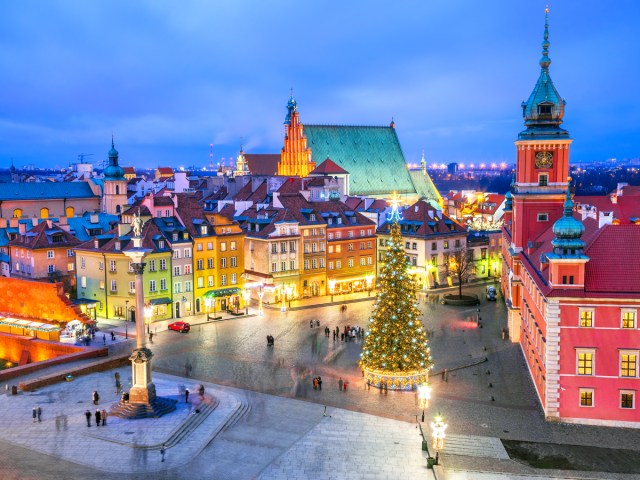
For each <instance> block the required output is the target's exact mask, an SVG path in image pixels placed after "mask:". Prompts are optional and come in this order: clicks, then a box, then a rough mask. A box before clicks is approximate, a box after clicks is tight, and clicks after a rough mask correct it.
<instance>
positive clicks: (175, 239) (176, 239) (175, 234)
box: [173, 233, 178, 242]
mask: <svg viewBox="0 0 640 480" xmlns="http://www.w3.org/2000/svg"><path fill="white" fill-rule="evenodd" d="M173 241H174V242H177V241H178V234H177V233H174V234H173Z"/></svg>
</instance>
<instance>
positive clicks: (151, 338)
mask: <svg viewBox="0 0 640 480" xmlns="http://www.w3.org/2000/svg"><path fill="white" fill-rule="evenodd" d="M149 343H153V332H149Z"/></svg>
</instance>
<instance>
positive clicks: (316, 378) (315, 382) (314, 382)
mask: <svg viewBox="0 0 640 480" xmlns="http://www.w3.org/2000/svg"><path fill="white" fill-rule="evenodd" d="M313 389H314V390H317V389H318V377H313Z"/></svg>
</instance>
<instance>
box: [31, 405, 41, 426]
mask: <svg viewBox="0 0 640 480" xmlns="http://www.w3.org/2000/svg"><path fill="white" fill-rule="evenodd" d="M31 415H32V417H33V423H36V420H37V421H38V422H41V421H42V408H41V407H33V412H32V413H31Z"/></svg>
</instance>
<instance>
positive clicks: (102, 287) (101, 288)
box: [84, 278, 104, 290]
mask: <svg viewBox="0 0 640 480" xmlns="http://www.w3.org/2000/svg"><path fill="white" fill-rule="evenodd" d="M84 283H85V285H84V286H85V287H86V286H87V285H86V283H87V282H86V278H85V282H84ZM100 290H104V280H100Z"/></svg>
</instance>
